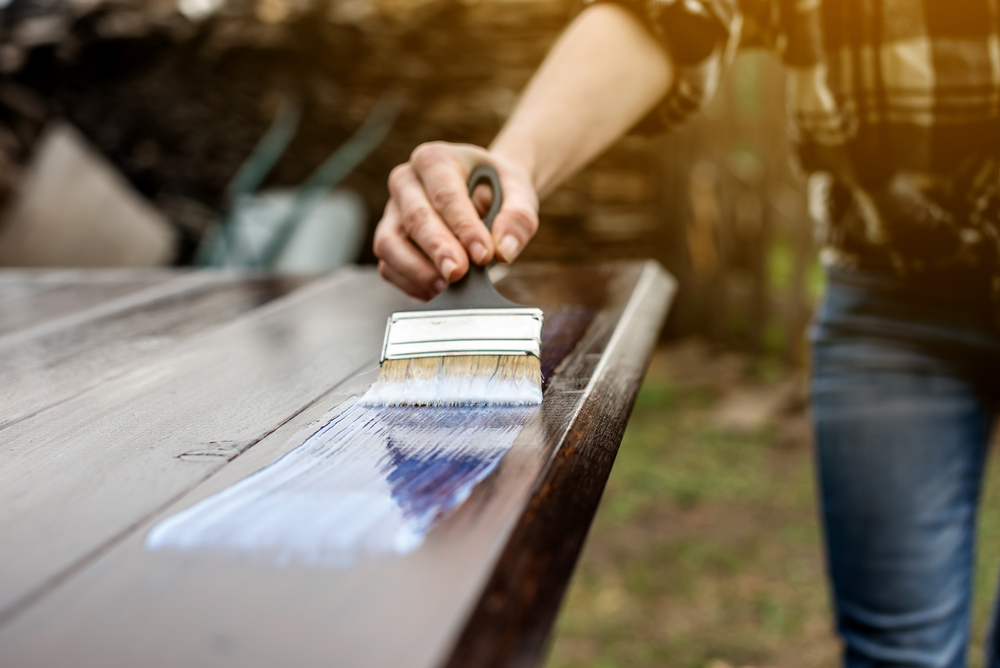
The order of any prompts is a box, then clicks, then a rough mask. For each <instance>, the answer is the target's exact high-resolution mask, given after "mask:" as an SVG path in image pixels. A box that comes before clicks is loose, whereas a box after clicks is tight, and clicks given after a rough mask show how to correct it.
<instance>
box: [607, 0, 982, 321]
mask: <svg viewBox="0 0 1000 668" xmlns="http://www.w3.org/2000/svg"><path fill="white" fill-rule="evenodd" d="M591 1H595V0H591ZM617 1H619V2H621V4H624V5H626V6H628V7H629V8H631V9H632V10H633V11H634V12H636V13H637V14H638V15H639V16H640V18H642V19H643V20H644V21H645V22H646V23H647V25H648V26H649V27H650V28H651V29H652V30H653V32H654V33H655V34H656V35H657V36H658V37H660V38H661V39H662V41H663V42H664V43H665V44H666V45H667V47H668V49H669V50H670V51H671V53H672V55H673V57H674V60H675V62H676V64H677V71H678V77H677V81H676V83H675V85H674V87H673V89H672V91H671V92H670V93H669V94H668V96H667V98H666V99H665V100H664V101H663V103H662V104H661V105H660V107H659V108H658V110H657V112H656V116H657V117H658V119H659V121H660V122H661V124H662V125H664V126H670V125H673V124H676V123H678V122H680V121H682V120H683V119H684V118H686V117H687V116H688V115H690V114H691V113H692V112H694V111H696V110H698V109H699V108H701V107H702V105H703V104H704V103H705V102H706V101H707V100H708V99H709V98H710V97H711V95H712V93H713V92H714V90H715V88H716V86H717V85H718V81H719V78H720V75H721V74H722V72H723V71H724V69H725V66H726V64H727V62H728V60H729V59H730V58H731V56H732V54H733V52H734V50H735V48H736V46H737V44H738V42H739V41H740V39H741V35H742V36H743V40H744V42H747V41H750V42H752V43H754V44H763V45H765V46H769V47H771V48H773V49H775V50H776V51H777V52H778V53H779V55H780V56H781V58H782V60H783V61H784V63H785V65H786V66H787V68H786V69H787V88H788V91H787V92H788V113H789V117H790V120H791V126H792V138H793V140H794V141H795V144H796V147H797V151H798V155H799V158H800V161H801V164H802V166H803V167H804V168H805V170H806V171H807V172H810V173H812V174H818V175H827V178H817V179H815V180H814V182H813V183H815V184H819V185H820V186H822V187H811V188H810V195H811V196H818V197H819V198H821V200H822V201H821V202H820V204H821V205H822V206H819V207H817V206H815V204H816V202H812V204H813V205H814V206H812V207H811V208H812V210H813V211H817V210H820V211H822V212H823V213H824V215H823V216H822V220H820V221H819V223H820V231H821V236H822V238H823V241H824V244H825V246H826V257H827V258H829V259H831V260H833V261H837V262H840V263H846V264H853V265H861V266H866V265H868V266H872V267H875V268H884V269H887V270H891V271H893V272H894V273H896V274H898V275H903V276H915V275H920V274H924V275H927V274H934V273H940V272H949V271H951V272H955V271H959V272H965V273H970V274H976V275H979V276H983V277H985V278H987V279H988V282H989V283H991V284H992V285H991V291H992V292H993V293H994V296H995V297H996V298H997V300H998V303H1000V9H998V5H1000V3H998V2H997V1H996V0H617Z"/></svg>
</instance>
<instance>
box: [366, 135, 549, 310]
mask: <svg viewBox="0 0 1000 668" xmlns="http://www.w3.org/2000/svg"><path fill="white" fill-rule="evenodd" d="M481 163H489V164H492V165H493V166H494V167H495V168H496V169H497V173H498V175H499V176H500V182H501V185H502V187H503V191H504V197H503V200H504V201H503V206H502V208H501V209H500V212H499V214H498V215H497V218H496V220H495V221H494V224H493V231H492V234H491V232H490V230H488V229H487V228H486V226H485V225H484V224H483V222H482V219H481V215H482V214H483V213H484V212H485V211H487V210H488V209H489V205H490V201H491V200H492V193H490V190H489V188H487V187H485V186H484V187H480V188H477V189H476V192H475V193H474V194H473V197H472V198H470V197H469V193H468V186H467V180H468V175H469V172H470V171H471V169H472V167H474V166H475V165H476V164H481ZM389 194H390V199H389V203H388V204H387V205H386V209H385V213H384V215H383V217H382V220H381V221H380V222H379V224H378V228H377V229H376V231H375V243H374V250H375V255H376V257H378V258H379V271H380V273H381V274H382V276H383V277H385V279H386V280H388V281H391V282H392V283H394V284H395V285H397V286H399V287H400V288H401V289H403V290H404V291H406V292H407V293H408V294H410V295H412V296H414V297H418V298H420V299H429V298H431V297H433V296H434V295H436V294H437V293H439V292H440V291H441V290H443V289H444V288H445V287H446V286H447V284H448V283H449V282H454V281H456V280H458V279H459V278H461V277H462V276H464V275H465V273H466V272H467V271H468V268H469V263H470V258H471V260H472V261H473V262H476V263H478V264H485V263H487V262H489V261H490V260H492V259H494V258H496V259H499V260H500V261H502V262H510V261H512V260H513V259H514V258H515V257H517V256H518V254H520V252H521V250H522V249H523V248H524V246H525V245H526V244H527V243H528V241H529V240H530V239H531V237H532V236H533V235H534V234H535V231H536V230H537V229H538V196H537V195H536V193H535V189H534V185H533V183H532V181H531V178H530V176H529V175H528V173H527V172H526V171H525V169H523V168H522V167H520V166H519V165H517V164H515V163H514V162H508V161H506V160H504V159H503V158H500V157H498V156H495V155H492V154H490V153H488V152H487V151H485V150H484V149H481V148H479V147H476V146H469V145H457V144H446V143H443V142H433V143H430V144H424V145H421V146H420V147H418V148H417V149H416V150H415V151H414V152H413V154H412V156H411V158H410V161H409V162H407V163H405V164H403V165H399V166H398V167H396V168H395V169H393V170H392V173H391V174H390V175H389Z"/></svg>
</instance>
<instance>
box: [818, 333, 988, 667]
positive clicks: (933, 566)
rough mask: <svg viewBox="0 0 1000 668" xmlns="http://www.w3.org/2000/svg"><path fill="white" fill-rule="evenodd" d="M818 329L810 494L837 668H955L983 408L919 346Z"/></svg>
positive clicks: (984, 400) (974, 390)
mask: <svg viewBox="0 0 1000 668" xmlns="http://www.w3.org/2000/svg"><path fill="white" fill-rule="evenodd" d="M819 330H820V332H821V335H820V336H819V337H818V340H817V342H816V347H815V352H814V370H815V377H814V380H813V402H814V407H813V410H814V419H815V423H816V441H817V459H818V475H819V488H820V500H821V506H822V508H821V511H822V518H823V522H824V528H825V531H826V541H827V559H828V568H829V572H830V577H831V580H832V585H833V597H834V600H835V605H836V614H837V623H838V629H839V631H840V634H841V636H842V638H843V640H844V643H845V650H844V651H845V659H844V660H845V665H846V666H849V667H850V668H860V667H862V666H865V667H867V666H899V667H902V666H907V667H914V668H915V667H918V666H919V667H925V666H926V667H928V668H930V667H931V666H934V667H936V668H937V667H940V668H962V666H964V665H965V653H966V644H967V641H968V624H969V600H970V595H971V579H972V562H973V532H974V523H975V511H976V505H977V501H978V497H979V487H980V480H981V474H982V469H983V465H984V460H985V456H986V449H987V444H988V441H989V433H990V425H991V421H992V406H991V401H990V399H989V398H988V397H985V396H983V393H982V392H981V390H980V389H979V388H978V386H977V384H976V383H975V382H973V380H971V379H970V378H966V377H964V376H965V374H963V373H961V372H959V371H957V370H955V369H954V368H951V367H949V365H948V364H947V363H945V362H943V361H942V360H940V359H936V358H935V355H932V354H930V353H929V352H928V351H927V350H920V348H919V346H913V345H900V344H899V343H896V342H893V341H891V340H889V339H879V338H878V337H865V336H850V335H843V333H840V334H838V335H835V336H823V335H822V331H823V323H822V322H821V324H820V328H819Z"/></svg>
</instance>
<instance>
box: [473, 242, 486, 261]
mask: <svg viewBox="0 0 1000 668" xmlns="http://www.w3.org/2000/svg"><path fill="white" fill-rule="evenodd" d="M486 255H487V251H486V246H484V245H482V244H481V243H479V242H478V241H473V242H472V244H471V245H470V246H469V256H470V257H471V258H472V259H473V261H475V263H476V264H482V263H483V262H486Z"/></svg>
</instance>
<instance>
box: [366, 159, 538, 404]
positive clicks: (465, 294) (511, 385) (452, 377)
mask: <svg viewBox="0 0 1000 668" xmlns="http://www.w3.org/2000/svg"><path fill="white" fill-rule="evenodd" d="M484 183H485V184H488V185H489V186H490V188H491V189H492V190H493V202H492V204H491V205H490V210H489V211H488V212H487V214H486V216H484V217H483V223H485V224H486V227H487V228H488V229H492V227H493V219H494V218H496V215H497V212H498V211H500V205H501V203H502V201H503V192H502V191H501V190H500V179H499V177H498V176H497V173H496V170H494V169H493V167H491V166H489V165H480V166H479V167H476V168H475V169H474V170H472V174H471V175H470V176H469V196H470V197H471V196H472V192H473V191H474V190H475V189H476V187H478V186H479V185H480V184H484ZM541 341H542V310H541V309H538V308H530V307H526V306H521V305H519V304H515V303H514V302H511V301H509V300H507V299H506V298H504V297H503V296H501V295H500V293H499V292H497V291H496V288H494V287H493V282H492V281H491V280H490V277H489V275H488V274H487V273H486V267H480V266H477V265H475V264H473V263H472V262H471V261H470V262H469V271H468V273H466V275H465V276H463V277H462V278H461V279H459V280H458V281H455V282H454V283H452V284H451V285H449V286H448V287H447V288H445V289H444V291H443V292H442V293H441V294H440V295H438V296H437V297H435V298H434V299H432V300H431V301H429V302H427V303H426V304H424V305H422V306H420V307H417V308H416V309H414V310H412V311H397V312H396V313H393V314H392V315H391V316H389V323H388V325H387V326H386V328H385V340H384V341H383V343H382V357H381V363H382V368H381V369H380V371H379V376H378V379H377V380H376V381H375V384H374V385H372V387H371V389H369V390H368V392H367V393H366V394H365V395H364V396H363V397H362V398H361V401H360V402H359V403H360V404H361V405H368V406H393V405H411V406H428V405H450V404H540V403H541V402H542V371H541V362H540V359H539V357H540V354H541Z"/></svg>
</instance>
